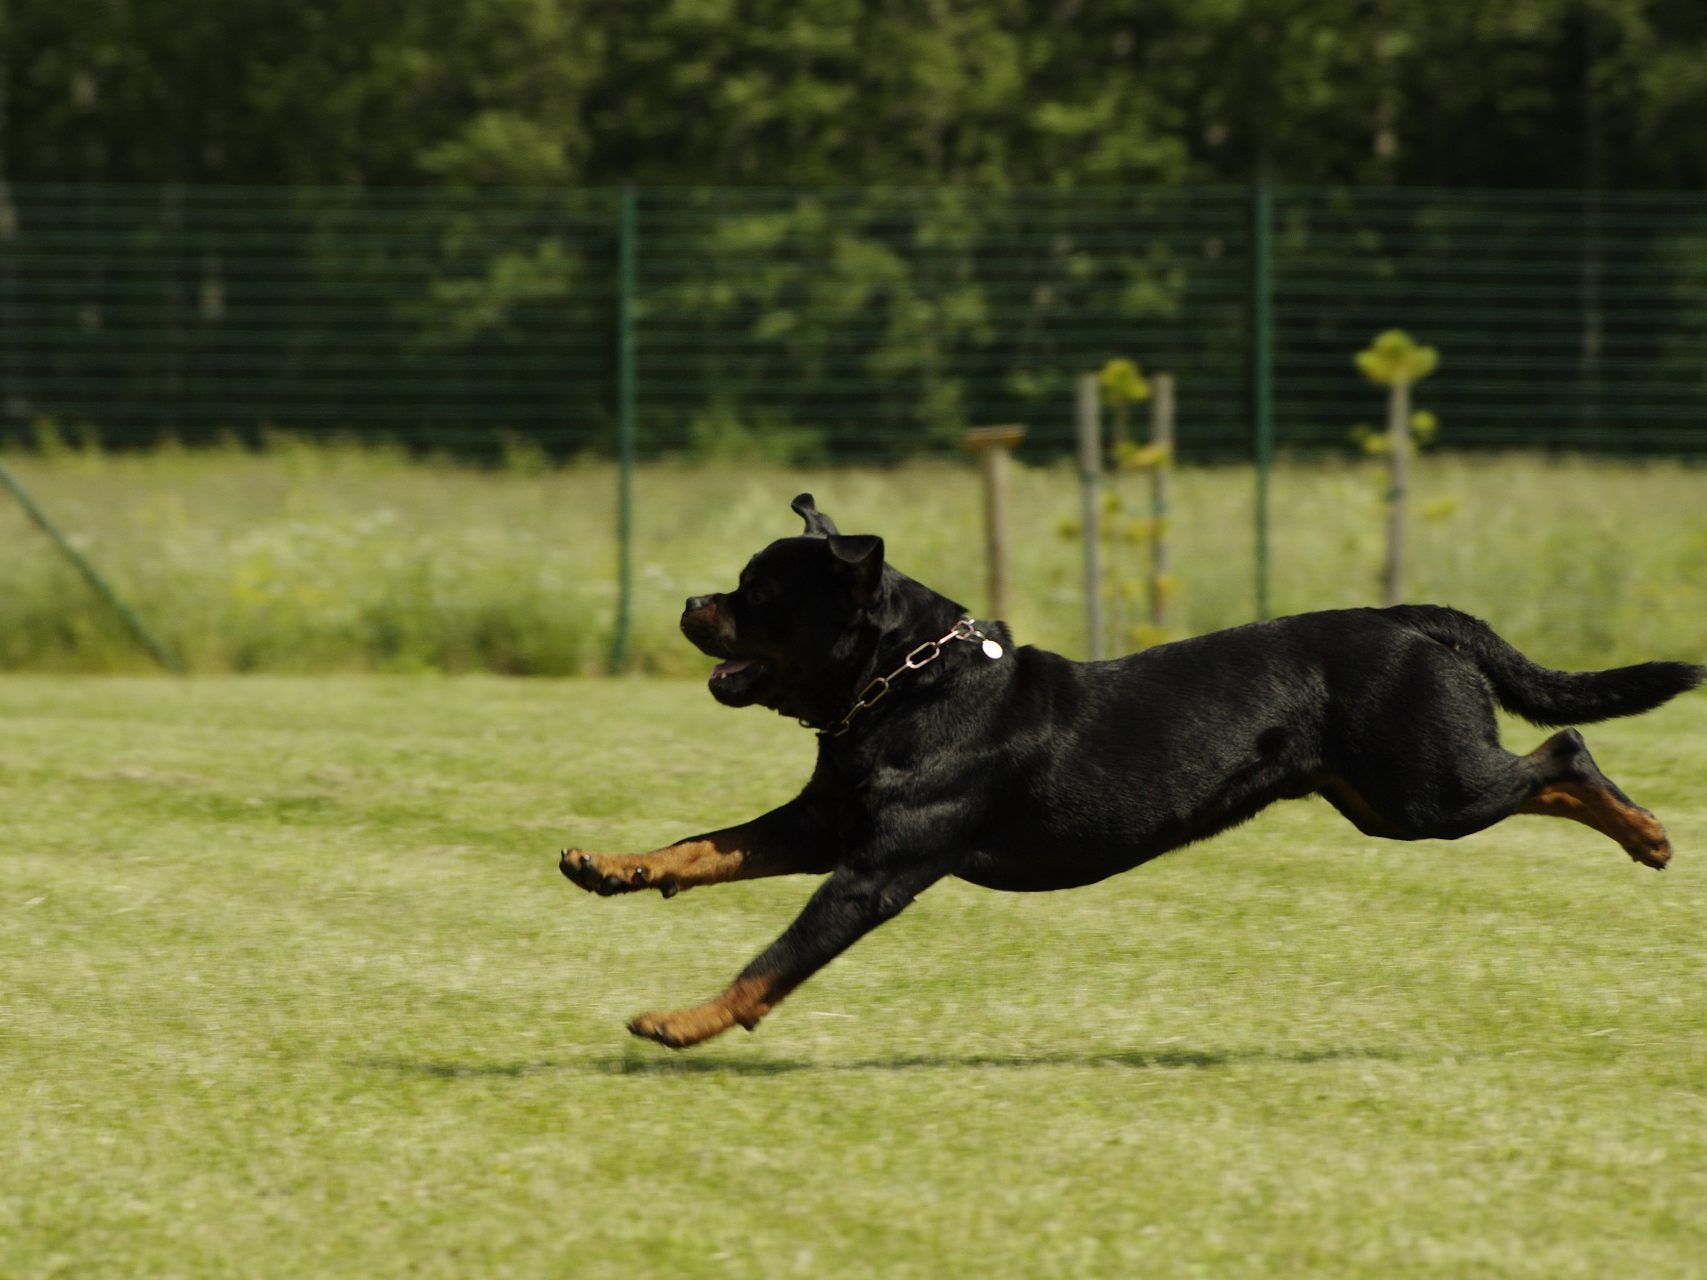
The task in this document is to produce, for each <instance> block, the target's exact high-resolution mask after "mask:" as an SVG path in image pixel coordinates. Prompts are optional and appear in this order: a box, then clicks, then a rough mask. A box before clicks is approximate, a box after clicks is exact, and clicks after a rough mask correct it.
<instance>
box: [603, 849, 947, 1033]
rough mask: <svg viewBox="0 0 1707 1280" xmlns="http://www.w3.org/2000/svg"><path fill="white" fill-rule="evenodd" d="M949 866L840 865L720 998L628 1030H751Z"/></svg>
mask: <svg viewBox="0 0 1707 1280" xmlns="http://www.w3.org/2000/svg"><path fill="white" fill-rule="evenodd" d="M951 869H952V868H951V865H950V864H949V863H947V862H945V861H942V860H937V861H917V862H901V861H899V860H896V861H894V862H890V863H884V864H878V865H876V866H861V865H858V864H850V865H846V866H842V867H838V868H837V869H836V870H835V871H834V872H832V873H831V875H830V878H829V879H828V880H826V881H824V883H823V884H822V885H820V886H819V887H818V891H817V892H816V893H814V894H813V895H812V898H811V900H810V901H809V902H807V904H806V909H805V910H804V911H802V912H801V913H800V915H799V917H798V918H797V919H796V920H795V921H794V923H793V924H791V925H789V926H788V928H787V929H786V930H784V931H783V934H782V936H781V937H779V938H778V939H777V940H776V941H775V942H773V943H771V945H770V946H769V947H767V948H766V949H765V950H764V951H763V952H762V953H761V954H760V955H759V957H758V958H757V959H756V960H754V961H753V962H752V963H751V964H749V965H748V966H747V967H746V968H745V969H743V970H742V971H741V976H740V977H738V978H736V979H735V981H734V982H732V983H730V984H729V986H728V988H727V989H726V990H725V991H724V992H723V993H722V994H721V995H719V996H717V997H715V998H714V999H711V1000H707V1001H706V1002H705V1003H704V1004H697V1005H694V1006H693V1007H692V1008H688V1009H678V1010H676V1011H675V1012H673V1013H643V1014H641V1015H640V1016H639V1017H638V1018H635V1019H634V1020H633V1021H632V1022H630V1023H629V1024H628V1029H629V1030H630V1031H632V1032H633V1033H634V1034H635V1035H637V1036H641V1037H643V1038H645V1039H647V1040H656V1041H657V1042H658V1043H659V1044H661V1045H665V1046H667V1047H668V1048H671V1049H685V1048H687V1046H689V1045H690V1044H698V1043H699V1042H700V1041H701V1040H709V1039H710V1038H711V1037H712V1036H715V1035H718V1034H720V1033H722V1032H724V1031H727V1030H729V1028H730V1027H733V1026H735V1025H736V1024H737V1023H739V1024H740V1025H741V1026H743V1027H745V1028H746V1029H747V1030H749V1031H751V1030H752V1029H753V1028H754V1027H755V1026H757V1025H758V1023H759V1019H761V1018H763V1017H764V1016H765V1015H766V1014H767V1013H769V1012H770V1011H771V1010H772V1009H773V1008H775V1007H776V1005H777V1004H778V1003H779V1002H780V1001H781V1000H782V998H783V997H784V996H786V995H787V994H788V993H789V992H790V991H793V990H794V988H796V987H798V986H799V985H800V984H801V983H802V982H804V981H806V979H807V978H809V977H811V976H812V975H813V974H814V973H816V972H817V971H818V970H819V969H821V968H823V967H824V966H825V965H826V964H828V963H829V962H830V961H831V960H833V959H835V957H836V956H838V955H840V954H841V953H842V952H843V951H845V950H847V949H848V948H849V947H850V946H852V945H853V944H854V943H855V942H857V941H858V940H859V939H860V938H862V937H863V936H865V935H866V934H867V933H870V932H871V931H872V930H873V929H875V928H876V927H877V926H878V925H880V924H882V923H883V922H884V921H885V920H889V919H892V918H893V917H895V916H896V915H899V914H900V912H901V911H902V909H903V908H905V907H906V905H907V904H908V903H909V902H911V901H912V900H913V899H914V897H916V896H917V895H918V894H920V893H922V892H923V891H924V890H925V889H927V888H929V887H930V886H931V885H932V884H934V883H935V882H936V881H938V880H940V879H942V877H943V876H945V875H947V874H948V873H949V872H950V870H951Z"/></svg>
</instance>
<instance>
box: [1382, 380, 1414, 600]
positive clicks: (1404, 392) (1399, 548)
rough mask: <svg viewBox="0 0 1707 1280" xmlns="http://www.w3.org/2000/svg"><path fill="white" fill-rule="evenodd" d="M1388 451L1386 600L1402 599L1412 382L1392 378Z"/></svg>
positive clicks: (1389, 403) (1388, 417) (1388, 408)
mask: <svg viewBox="0 0 1707 1280" xmlns="http://www.w3.org/2000/svg"><path fill="white" fill-rule="evenodd" d="M1387 451H1388V460H1389V462H1390V464H1391V466H1392V471H1391V473H1390V474H1391V477H1392V484H1391V485H1390V486H1389V487H1388V489H1387V572H1386V574H1385V575H1384V582H1385V586H1386V597H1387V600H1386V602H1387V603H1388V604H1389V605H1395V604H1401V603H1403V601H1404V598H1405V498H1406V491H1407V487H1408V485H1409V482H1410V460H1411V384H1410V382H1409V380H1407V379H1405V378H1394V379H1393V381H1392V384H1391V385H1390V387H1389V389H1388V392H1387Z"/></svg>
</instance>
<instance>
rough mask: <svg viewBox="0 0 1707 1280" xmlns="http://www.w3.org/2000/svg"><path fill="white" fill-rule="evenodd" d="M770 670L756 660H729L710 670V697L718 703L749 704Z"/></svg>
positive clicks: (766, 665) (767, 666)
mask: <svg viewBox="0 0 1707 1280" xmlns="http://www.w3.org/2000/svg"><path fill="white" fill-rule="evenodd" d="M770 673H771V669H770V666H769V665H768V664H766V663H763V662H760V661H759V660H758V659H757V658H729V659H726V660H724V661H723V662H719V663H718V664H717V665H716V666H715V667H713V668H712V669H711V681H710V684H711V696H712V697H714V698H716V699H717V700H718V701H719V702H751V701H752V700H753V699H754V698H755V697H756V696H757V694H758V691H759V689H760V687H761V686H762V685H763V684H764V682H765V680H766V679H767V678H768V677H769V676H770Z"/></svg>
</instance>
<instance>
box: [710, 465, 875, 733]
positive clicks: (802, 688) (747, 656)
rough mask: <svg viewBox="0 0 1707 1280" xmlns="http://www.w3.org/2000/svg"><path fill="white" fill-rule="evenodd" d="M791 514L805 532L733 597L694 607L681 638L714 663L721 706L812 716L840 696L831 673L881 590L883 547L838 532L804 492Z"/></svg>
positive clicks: (758, 567) (747, 575)
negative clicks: (764, 709)
mask: <svg viewBox="0 0 1707 1280" xmlns="http://www.w3.org/2000/svg"><path fill="white" fill-rule="evenodd" d="M793 507H794V510H795V512H796V514H798V515H799V516H800V517H801V518H802V519H803V520H805V521H806V531H805V532H804V533H803V534H801V535H800V536H798V537H794V538H783V539H781V540H779V541H777V542H773V543H771V544H770V546H768V547H766V548H765V549H764V550H763V551H761V552H759V553H758V554H757V555H756V556H754V557H753V558H752V559H751V560H749V561H748V562H747V567H746V568H745V569H743V570H741V579H740V583H739V585H737V587H736V588H735V590H733V591H729V592H720V593H717V594H714V595H707V596H694V597H693V598H692V599H690V600H689V601H688V602H687V607H686V608H685V609H684V610H683V611H682V634H684V635H685V636H687V638H688V639H689V640H691V641H693V643H694V644H696V645H698V646H699V648H700V649H701V650H703V651H704V652H705V653H707V654H710V655H711V656H712V657H714V658H717V659H719V660H720V661H719V662H718V664H717V666H716V668H715V669H714V670H713V671H712V673H711V682H710V683H711V693H712V696H713V697H715V698H716V699H717V700H718V701H719V702H722V703H724V704H726V705H727V706H731V707H747V706H753V705H758V706H763V707H770V708H771V709H773V710H775V711H780V712H783V713H784V714H786V715H794V716H801V717H810V716H813V715H819V714H822V709H823V708H824V707H825V706H827V705H831V704H835V703H837V702H838V701H839V700H840V699H842V698H844V697H845V693H844V691H843V690H842V689H841V687H840V684H839V682H838V680H837V674H838V672H839V671H840V670H841V669H842V668H844V667H845V666H846V665H847V663H848V662H849V661H850V660H851V659H852V658H853V657H854V656H855V653H856V650H857V649H858V648H859V646H860V643H861V638H862V625H863V624H865V623H866V621H867V618H868V615H869V612H870V608H871V605H872V602H873V600H874V599H875V598H876V596H877V595H878V593H879V591H880V589H881V587H882V584H883V574H884V564H883V539H882V538H877V537H872V536H869V535H858V536H853V537H846V536H843V535H842V534H841V533H838V532H837V530H836V526H835V522H834V521H832V520H831V519H830V517H829V516H827V515H825V514H824V513H823V512H821V511H819V510H818V508H817V507H816V506H815V505H814V504H813V501H812V495H811V494H809V493H803V494H801V495H800V496H799V497H798V498H796V499H795V500H794V503H793Z"/></svg>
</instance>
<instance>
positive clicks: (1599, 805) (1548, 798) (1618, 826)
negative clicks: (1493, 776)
mask: <svg viewBox="0 0 1707 1280" xmlns="http://www.w3.org/2000/svg"><path fill="white" fill-rule="evenodd" d="M1525 759H1527V760H1530V761H1533V762H1534V764H1535V766H1536V769H1537V773H1538V775H1539V782H1538V784H1537V786H1536V788H1535V790H1534V792H1533V793H1532V794H1531V795H1530V796H1529V797H1528V799H1526V800H1525V801H1524V802H1523V804H1522V805H1520V806H1519V807H1518V810H1517V812H1519V813H1529V814H1540V815H1542V816H1545V817H1550V818H1569V819H1571V820H1572V821H1573V822H1580V823H1582V824H1583V825H1584V826H1586V827H1593V828H1594V829H1595V830H1596V831H1598V832H1600V833H1601V834H1602V835H1603V836H1608V837H1610V838H1611V839H1613V840H1616V841H1617V842H1618V843H1619V844H1620V845H1622V846H1623V848H1624V852H1625V853H1627V854H1629V855H1630V856H1631V857H1632V858H1634V859H1635V860H1636V861H1637V862H1639V863H1641V864H1642V865H1643V866H1644V867H1652V868H1654V870H1656V871H1663V870H1664V869H1665V865H1666V863H1668V862H1670V861H1671V842H1670V841H1669V840H1667V839H1666V830H1665V828H1664V827H1663V826H1661V825H1660V820H1659V819H1658V818H1656V817H1654V815H1653V814H1651V813H1649V812H1648V811H1647V810H1646V809H1644V808H1642V806H1641V805H1639V804H1637V803H1636V802H1635V801H1634V800H1632V799H1630V797H1629V796H1627V795H1625V794H1624V792H1623V791H1621V790H1620V789H1619V787H1618V784H1617V783H1615V782H1613V781H1612V779H1610V778H1608V777H1607V776H1606V775H1605V774H1604V773H1602V772H1601V771H1600V767H1599V766H1598V765H1596V764H1595V762H1594V757H1593V756H1591V755H1589V753H1588V747H1587V745H1586V744H1585V743H1584V742H1583V736H1582V734H1580V733H1578V732H1577V731H1576V730H1575V729H1563V730H1560V731H1559V732H1558V733H1556V734H1554V735H1553V736H1552V737H1551V738H1549V739H1547V741H1545V742H1543V743H1542V744H1541V745H1540V746H1539V747H1537V748H1535V750H1534V751H1532V752H1530V753H1529V755H1528V756H1527V757H1525Z"/></svg>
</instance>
